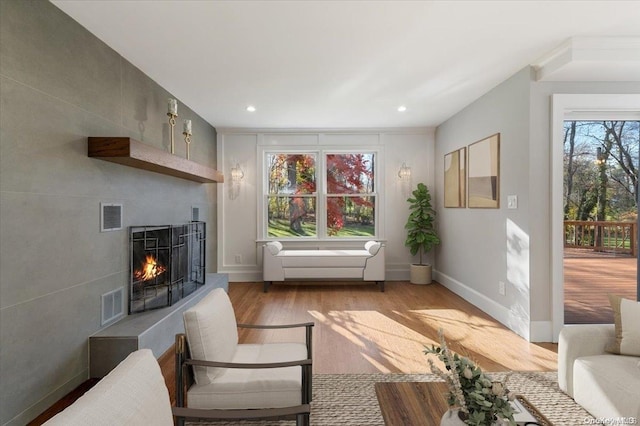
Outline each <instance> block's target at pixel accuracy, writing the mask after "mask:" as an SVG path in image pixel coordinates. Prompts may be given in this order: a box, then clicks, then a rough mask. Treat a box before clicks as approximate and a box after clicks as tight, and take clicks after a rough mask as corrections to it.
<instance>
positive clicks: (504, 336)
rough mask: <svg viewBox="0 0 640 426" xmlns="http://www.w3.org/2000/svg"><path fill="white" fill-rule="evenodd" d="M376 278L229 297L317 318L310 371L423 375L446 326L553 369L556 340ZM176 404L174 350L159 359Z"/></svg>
mask: <svg viewBox="0 0 640 426" xmlns="http://www.w3.org/2000/svg"><path fill="white" fill-rule="evenodd" d="M385 290H386V291H385V292H384V293H381V292H380V291H379V290H378V287H377V286H375V285H373V284H345V285H342V284H340V285H330V284H317V285H313V284H308V283H305V284H302V285H291V284H277V285H273V286H271V287H270V289H269V293H266V294H265V293H263V292H262V283H231V284H229V296H230V298H231V303H232V304H233V307H234V310H235V313H236V317H237V320H238V322H239V323H250V324H282V323H294V322H305V321H314V322H315V326H314V332H313V343H314V355H313V356H314V359H313V372H314V373H315V374H323V373H324V374H327V373H378V372H382V373H428V372H429V367H428V364H427V357H426V356H425V355H424V354H423V352H422V351H423V348H424V345H429V346H430V345H432V344H434V343H436V344H437V343H438V329H439V328H443V329H444V330H445V333H446V336H447V341H448V342H449V345H450V347H451V348H452V349H453V350H454V351H456V352H458V353H460V354H461V355H464V356H467V357H469V358H471V359H472V360H474V361H476V362H477V363H478V364H479V365H480V366H481V367H482V368H483V369H484V370H485V371H507V370H520V371H548V370H556V369H557V352H558V346H557V345H555V344H551V343H541V344H532V343H528V342H526V341H525V340H524V339H522V338H521V337H519V336H517V335H516V334H515V333H513V332H511V331H509V330H507V328H506V327H504V326H503V325H501V324H500V323H498V322H497V321H495V320H494V319H492V318H491V317H489V316H488V315H486V314H485V313H483V312H482V311H480V310H479V309H478V308H476V307H475V306H473V305H471V304H470V303H468V302H465V301H464V300H463V299H462V298H460V297H458V296H457V295H455V294H454V293H452V292H450V291H449V290H447V289H446V288H444V287H442V286H441V285H440V284H437V283H434V284H431V285H427V286H418V285H411V284H408V283H406V282H393V281H391V282H387V283H386V289H385ZM239 338H240V342H241V343H258V342H263V341H271V342H274V341H291V339H299V341H304V333H289V332H282V331H255V330H252V331H247V330H242V329H241V330H240V334H239ZM158 362H159V364H160V368H161V370H162V375H163V376H164V378H165V382H166V384H167V388H168V389H169V394H170V397H171V401H172V404H175V367H174V365H175V364H174V363H175V351H174V349H173V347H172V348H170V349H169V350H167V351H166V352H165V354H163V355H162V356H161V357H160V359H159V360H158ZM95 383H96V381H95V380H89V381H87V382H86V383H84V384H83V385H82V386H80V387H78V388H77V389H75V390H74V391H72V392H71V393H70V394H69V395H67V396H65V397H64V398H63V399H62V400H60V401H58V402H57V403H56V404H54V405H53V406H52V407H50V408H49V409H48V410H46V411H45V412H44V413H42V414H41V415H40V416H38V418H36V419H35V420H34V421H32V422H31V423H29V426H39V425H41V424H43V423H44V422H46V421H47V420H48V419H50V418H51V417H53V416H54V415H55V414H57V413H59V412H60V411H62V410H63V409H64V408H66V407H68V406H69V405H70V404H72V403H73V402H74V401H75V400H76V399H77V398H79V397H80V396H82V394H83V393H84V392H85V391H86V390H88V389H89V388H91V386H93V385H94V384H95Z"/></svg>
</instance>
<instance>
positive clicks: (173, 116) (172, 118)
mask: <svg viewBox="0 0 640 426" xmlns="http://www.w3.org/2000/svg"><path fill="white" fill-rule="evenodd" d="M167 116H168V117H169V126H171V153H172V154H175V151H176V147H175V142H174V140H173V128H174V127H176V117H177V116H178V114H173V113H171V112H168V113H167Z"/></svg>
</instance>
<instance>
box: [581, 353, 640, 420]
mask: <svg viewBox="0 0 640 426" xmlns="http://www.w3.org/2000/svg"><path fill="white" fill-rule="evenodd" d="M637 362H638V359H637V358H636V357H632V356H624V355H611V354H606V355H593V356H584V357H580V358H578V359H576V361H575V363H574V365H573V380H574V382H573V392H574V399H575V401H576V402H577V403H578V404H580V405H581V406H583V407H584V408H585V409H586V410H587V411H589V412H590V413H591V414H592V415H593V416H594V417H596V418H612V417H636V418H639V417H640V393H639V392H640V391H639V389H640V370H639V369H637V368H636V365H637Z"/></svg>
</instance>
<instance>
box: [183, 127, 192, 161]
mask: <svg viewBox="0 0 640 426" xmlns="http://www.w3.org/2000/svg"><path fill="white" fill-rule="evenodd" d="M182 134H183V135H184V143H186V144H187V160H188V159H189V145H191V133H187V132H182Z"/></svg>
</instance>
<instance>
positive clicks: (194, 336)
mask: <svg viewBox="0 0 640 426" xmlns="http://www.w3.org/2000/svg"><path fill="white" fill-rule="evenodd" d="M183 316H184V325H185V331H186V335H185V334H178V335H177V336H176V406H177V407H176V408H175V409H174V414H176V416H177V417H178V420H179V422H183V421H184V419H185V418H189V417H191V413H190V411H189V410H190V409H194V408H195V409H200V410H206V412H207V417H209V418H219V419H241V418H242V419H244V418H266V417H275V418H295V419H296V422H297V424H298V425H308V424H309V413H310V405H309V403H310V402H311V373H312V355H311V353H312V345H311V343H312V334H311V330H312V327H313V323H312V322H308V323H302V324H291V325H272V326H255V325H243V324H237V323H236V318H235V313H234V311H233V307H232V305H231V301H230V300H229V297H228V296H227V294H226V293H225V291H224V290H222V289H216V290H214V291H212V292H211V293H209V294H208V295H207V296H205V298H203V299H202V300H201V301H200V302H198V304H196V305H195V306H194V307H192V308H190V309H189V310H187V311H185V312H184V314H183ZM237 327H249V328H266V329H276V328H292V327H304V328H306V343H265V344H238V331H237ZM185 390H186V395H185ZM186 407H188V408H186Z"/></svg>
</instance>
